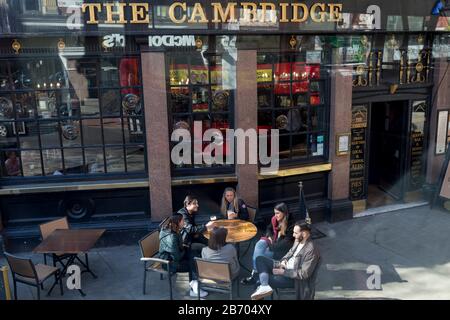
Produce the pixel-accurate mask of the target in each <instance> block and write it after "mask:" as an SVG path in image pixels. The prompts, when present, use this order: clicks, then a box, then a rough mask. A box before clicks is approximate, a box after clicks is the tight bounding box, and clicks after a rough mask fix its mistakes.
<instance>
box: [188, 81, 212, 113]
mask: <svg viewBox="0 0 450 320" xmlns="http://www.w3.org/2000/svg"><path fill="white" fill-rule="evenodd" d="M208 102H209V90H208V87H194V88H192V112H208V111H209V108H208Z"/></svg>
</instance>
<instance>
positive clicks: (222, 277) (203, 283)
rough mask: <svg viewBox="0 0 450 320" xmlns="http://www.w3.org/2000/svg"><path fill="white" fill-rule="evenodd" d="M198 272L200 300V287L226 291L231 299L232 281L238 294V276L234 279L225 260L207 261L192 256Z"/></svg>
mask: <svg viewBox="0 0 450 320" xmlns="http://www.w3.org/2000/svg"><path fill="white" fill-rule="evenodd" d="M194 259H195V264H196V267H197V272H198V290H197V292H198V299H199V300H200V289H203V290H207V291H213V292H219V293H228V294H229V295H230V300H233V283H235V286H236V293H237V296H239V276H236V277H235V278H234V279H233V278H232V276H231V268H230V264H229V263H227V262H216V261H214V262H213V261H209V260H205V259H200V258H194Z"/></svg>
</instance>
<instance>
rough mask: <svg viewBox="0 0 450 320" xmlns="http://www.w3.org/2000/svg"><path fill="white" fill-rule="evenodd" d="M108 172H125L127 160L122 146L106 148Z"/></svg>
mask: <svg viewBox="0 0 450 320" xmlns="http://www.w3.org/2000/svg"><path fill="white" fill-rule="evenodd" d="M106 170H107V172H109V173H111V172H125V162H124V154H123V148H122V147H115V148H106Z"/></svg>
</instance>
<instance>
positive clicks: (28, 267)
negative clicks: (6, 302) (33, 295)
mask: <svg viewBox="0 0 450 320" xmlns="http://www.w3.org/2000/svg"><path fill="white" fill-rule="evenodd" d="M5 256H6V260H7V261H8V264H9V268H10V269H11V273H12V278H13V284H14V299H16V300H17V282H20V283H23V284H26V285H29V286H33V287H36V288H37V296H38V300H40V299H41V289H43V283H44V282H45V281H46V280H47V279H49V278H50V277H52V276H54V277H55V281H57V279H58V276H59V272H60V271H59V269H58V268H56V267H51V266H48V265H46V264H37V265H35V264H33V261H32V260H31V259H25V258H19V257H16V256H13V255H11V254H9V253H6V252H5ZM59 287H60V289H61V295H63V294H64V292H63V286H62V277H61V278H60V279H59Z"/></svg>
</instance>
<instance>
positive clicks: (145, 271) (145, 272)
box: [143, 266, 147, 295]
mask: <svg viewBox="0 0 450 320" xmlns="http://www.w3.org/2000/svg"><path fill="white" fill-rule="evenodd" d="M146 282H147V268H146V266H144V290H143V293H144V295H145V287H146V285H145V283H146Z"/></svg>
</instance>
